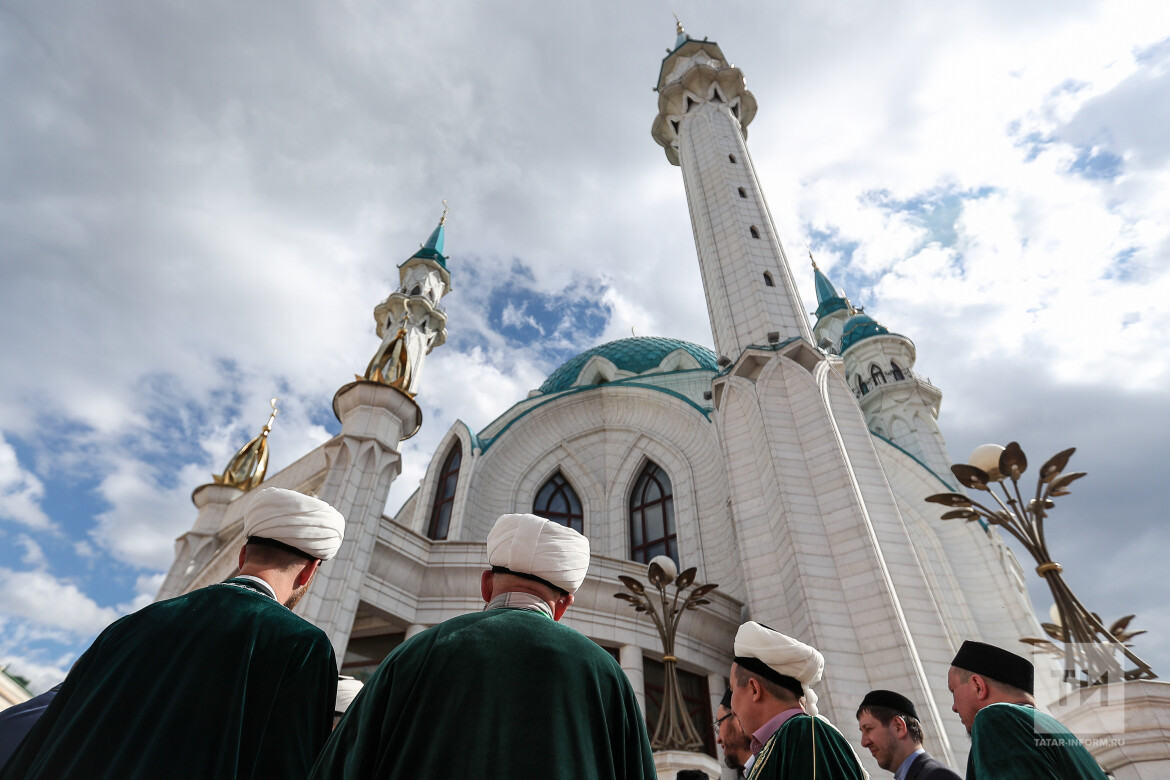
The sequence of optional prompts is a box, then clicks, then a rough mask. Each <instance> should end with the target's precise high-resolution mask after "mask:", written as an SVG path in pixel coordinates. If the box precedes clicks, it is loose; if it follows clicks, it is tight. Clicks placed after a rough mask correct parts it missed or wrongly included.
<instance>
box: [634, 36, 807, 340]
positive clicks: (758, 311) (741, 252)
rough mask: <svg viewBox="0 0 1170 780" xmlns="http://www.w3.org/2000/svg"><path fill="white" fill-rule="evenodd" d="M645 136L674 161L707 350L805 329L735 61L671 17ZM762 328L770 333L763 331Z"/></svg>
mask: <svg viewBox="0 0 1170 780" xmlns="http://www.w3.org/2000/svg"><path fill="white" fill-rule="evenodd" d="M657 91H658V116H657V118H655V120H654V126H653V128H652V130H651V133H652V134H653V136H654V140H655V141H657V142H658V143H659V144H661V145H662V146H663V147H664V148H665V150H666V158H667V159H668V160H670V162H671V163H673V164H674V165H679V166H681V167H682V172H683V182H684V183H685V185H686V191H687V203H688V204H689V206H690V211H691V224H692V226H693V227H694V232H695V248H696V249H697V251H698V255H699V268H700V270H701V272H702V275H703V287H704V289H705V290H706V294H707V311H708V314H709V315H710V317H711V331H712V333H713V334H714V338H715V349H716V352H717V353H718V354H719V355H720V356H721V357H726V358H728V359H729V360H732V361H735V360H736V359H738V358H739V356H740V354H742V353H743V351H744V350H745V349H746V348H747V347H748V346H750V345H753V344H754V345H767V344H769V343H776V342H784V341H787V340H789V339H791V338H794V337H796V338H801V339H804V340H805V341H807V342H810V343H812V333H811V331H810V330H809V325H808V320H807V317H806V316H805V313H804V307H803V306H802V305H801V303H800V296H799V295H798V294H797V291H796V286H795V285H794V284H793V282H792V274H791V272H790V270H789V267H788V261H787V258H786V257H785V255H784V249H783V247H781V246H780V239H779V237H778V236H777V234H776V229H775V227H774V226H773V224H772V215H771V213H770V212H769V211H768V204H767V202H766V201H765V200H764V193H763V191H762V190H761V188H760V183H759V180H758V179H757V178H756V171H755V167H754V166H753V165H752V158H751V155H750V154H748V149H747V143H746V140H745V139H746V137H747V126H748V124H749V123H750V122H751V121H752V118H753V117H754V116H755V114H756V99H755V97H753V96H752V93H751V92H748V90H747V88H746V86H745V83H744V78H743V73H742V72H741V71H740V70H739V68H737V67H735V66H734V65H731V64H730V63H728V61H727V58H726V57H724V56H723V52H722V51H720V49H719V46H718V45H717V44H715V43H713V42H708V41H706V40H702V41H697V40H695V39H693V38H691V37H690V36H689V35H687V33H686V31H685V30H684V29H683V26H682V23H681V22H680V23H679V24H678V39H677V41H676V42H675V47H674V50H673V51H670V52H669V54H668V55H667V57H666V59H665V60H663V62H662V70H661V71H660V73H659V77H658V87H657ZM769 334H772V338H769Z"/></svg>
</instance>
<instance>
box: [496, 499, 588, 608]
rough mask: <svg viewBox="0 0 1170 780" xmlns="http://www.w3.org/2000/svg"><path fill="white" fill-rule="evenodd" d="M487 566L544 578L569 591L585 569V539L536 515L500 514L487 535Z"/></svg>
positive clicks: (583, 574) (573, 587)
mask: <svg viewBox="0 0 1170 780" xmlns="http://www.w3.org/2000/svg"><path fill="white" fill-rule="evenodd" d="M487 555H488V565H489V566H500V567H503V568H505V569H507V570H508V571H511V572H515V573H516V574H528V575H531V576H533V577H537V578H539V579H542V580H545V581H546V582H549V583H551V584H553V585H555V586H556V587H558V588H560V589H561V590H563V591H566V592H568V593H573V592H574V591H576V590H577V588H579V587H581V583H582V582H584V581H585V572H586V571H587V570H588V569H589V540H588V539H586V538H585V537H584V536H582V535H581V534H579V533H577V532H576V531H574V530H573V529H572V528H567V527H565V526H563V525H560V524H559V523H554V522H552V521H551V520H545V519H544V518H543V517H537V516H536V515H504V516H503V517H501V518H500V519H499V520H497V521H496V524H495V525H494V526H492V530H491V533H489V534H488V538H487Z"/></svg>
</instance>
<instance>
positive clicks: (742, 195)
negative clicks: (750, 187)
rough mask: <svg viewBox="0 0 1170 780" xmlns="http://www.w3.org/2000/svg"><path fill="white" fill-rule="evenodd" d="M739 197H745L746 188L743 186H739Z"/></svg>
mask: <svg viewBox="0 0 1170 780" xmlns="http://www.w3.org/2000/svg"><path fill="white" fill-rule="evenodd" d="M739 197H741V198H746V197H747V190H745V189H744V188H743V187H740V188H739Z"/></svg>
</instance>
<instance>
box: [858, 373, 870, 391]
mask: <svg viewBox="0 0 1170 780" xmlns="http://www.w3.org/2000/svg"><path fill="white" fill-rule="evenodd" d="M857 389H858V391H859V392H860V393H861V394H862V395H865V394H866V393H868V392H869V385H867V384H866V383H865V380H864V379H862V378H861V374H858V375H857Z"/></svg>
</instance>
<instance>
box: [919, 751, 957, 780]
mask: <svg viewBox="0 0 1170 780" xmlns="http://www.w3.org/2000/svg"><path fill="white" fill-rule="evenodd" d="M906 780H963V778H962V775H960V774H959V773H958V772H956V771H955V770H953V769H951V768H950V767H949V766H947V765H946V764H944V763H942V762H941V761H937V760H935V759H933V758H931V756H930V753H920V754H919V756H918V758H916V759H914V763H913V764H911V765H910V769H908V770H907V771H906Z"/></svg>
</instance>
